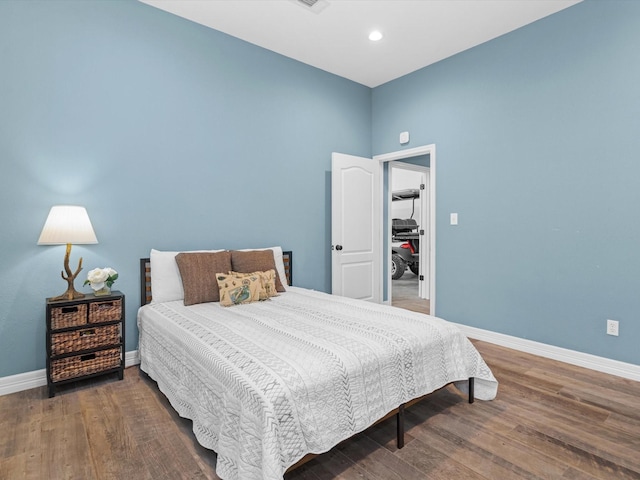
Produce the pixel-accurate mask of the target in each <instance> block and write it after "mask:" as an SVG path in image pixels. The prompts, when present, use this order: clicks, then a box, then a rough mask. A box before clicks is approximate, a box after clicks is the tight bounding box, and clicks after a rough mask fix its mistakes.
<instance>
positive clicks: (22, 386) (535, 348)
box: [0, 323, 640, 395]
mask: <svg viewBox="0 0 640 480" xmlns="http://www.w3.org/2000/svg"><path fill="white" fill-rule="evenodd" d="M456 325H457V326H458V327H459V328H460V330H462V331H463V332H464V334H465V335H466V336H467V337H469V338H474V339H476V340H482V341H484V342H489V343H494V344H496V345H501V346H503V347H507V348H511V349H513V350H518V351H520V352H526V353H531V354H533V355H538V356H541V357H545V358H551V359H553V360H558V361H560V362H565V363H569V364H571V365H577V366H579V367H584V368H588V369H590V370H595V371H598V372H604V373H608V374H611V375H616V376H618V377H623V378H628V379H630V380H635V381H639V382H640V365H634V364H632V363H625V362H620V361H618V360H611V359H609V358H604V357H598V356H596V355H591V354H588V353H582V352H577V351H575V350H569V349H566V348H561V347H554V346H553V345H547V344H545V343H540V342H534V341H533V340H525V339H523V338H518V337H512V336H510V335H504V334H502V333H496V332H491V331H489V330H482V329H480V328H475V327H469V326H467V325H462V324H459V323H457V324H456ZM124 363H125V367H130V366H132V365H137V364H139V363H140V357H139V355H138V351H137V350H132V351H130V352H126V353H125V357H124ZM46 384H47V372H46V370H45V369H42V370H35V371H33V372H26V373H19V374H17V375H10V376H8V377H2V378H0V395H7V394H9V393H14V392H20V391H22V390H28V389H30V388H36V387H41V386H43V385H46Z"/></svg>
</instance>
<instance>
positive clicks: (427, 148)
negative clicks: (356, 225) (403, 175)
mask: <svg viewBox="0 0 640 480" xmlns="http://www.w3.org/2000/svg"><path fill="white" fill-rule="evenodd" d="M420 155H429V186H430V188H429V236H430V238H429V246H430V248H431V249H430V251H429V307H430V310H429V313H430V314H431V315H435V314H436V145H435V144H434V143H432V144H431V145H421V146H419V147H415V148H408V149H406V150H398V151H397V152H391V153H384V154H382V155H375V156H374V157H373V159H374V160H377V161H378V162H380V172H381V173H382V170H383V164H384V163H385V162H391V161H393V160H402V159H406V158H411V157H418V156H420ZM383 182H384V175H382V174H381V175H380V191H383V190H384V188H383ZM382 201H384V199H382ZM382 230H383V229H382V228H381V229H380V242H381V243H380V244H381V245H384V239H383V235H384V233H385V232H383V231H382ZM390 271H391V270H389V272H390ZM389 282H391V274H390V273H389V275H388V280H387V296H388V295H389V289H390V288H391V285H390V284H389ZM380 288H382V285H381V286H380Z"/></svg>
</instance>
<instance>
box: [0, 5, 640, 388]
mask: <svg viewBox="0 0 640 480" xmlns="http://www.w3.org/2000/svg"><path fill="white" fill-rule="evenodd" d="M639 19H640V4H638V3H636V2H633V1H629V2H623V1H612V2H596V1H592V0H586V1H585V2H583V3H581V4H578V5H576V6H574V7H571V8H569V9H567V10H564V11H562V12H560V13H558V14H556V15H553V16H551V17H548V18H546V19H543V20H541V21H538V22H536V23H534V24H532V25H529V26H527V27H525V28H522V29H519V30H517V31H515V32H512V33H510V34H508V35H505V36H503V37H500V38H498V39H496V40H494V41H491V42H488V43H486V44H483V45H481V46H479V47H476V48H474V49H472V50H469V51H466V52H463V53H461V54H459V55H456V56H455V57H452V58H450V59H447V60H444V61H442V62H439V63H438V64H435V65H433V66H430V67H427V68H425V69H422V70H420V71H418V72H415V73H413V74H411V75H407V76H405V77H403V78H400V79H398V80H396V81H393V82H390V83H388V84H385V85H383V86H380V87H378V88H375V89H373V90H371V89H369V88H366V87H363V86H361V85H358V84H355V83H353V82H350V81H348V80H344V79H341V78H339V77H336V76H333V75H330V74H328V73H326V72H323V71H320V70H317V69H314V68H312V67H309V66H306V65H303V64H300V63H298V62H295V61H293V60H290V59H287V58H284V57H282V56H279V55H277V54H274V53H272V52H269V51H266V50H263V49H260V48H258V47H255V46H252V45H250V44H247V43H245V42H242V41H240V40H237V39H234V38H231V37H229V36H227V35H224V34H222V33H219V32H216V31H213V30H210V29H207V28H204V27H201V26H199V25H196V24H194V23H191V22H189V21H186V20H183V19H180V18H178V17H175V16H172V15H170V14H167V13H165V12H161V11H159V10H156V9H154V8H152V7H149V6H147V5H144V4H141V3H138V2H135V1H129V0H126V1H118V2H108V1H69V2H66V1H56V2H46V1H44V2H38V1H30V2H23V1H13V0H10V1H2V2H0V65H2V74H1V75H0V171H1V174H0V220H1V221H2V229H1V230H0V245H2V248H0V377H3V376H7V375H11V374H15V373H22V372H29V371H32V370H37V369H41V368H44V366H45V342H44V336H45V319H44V298H45V297H48V296H53V295H57V294H59V293H62V291H64V289H65V283H64V281H63V280H62V279H60V277H59V272H60V270H61V267H62V257H63V255H64V247H63V246H59V247H44V246H37V245H36V241H37V239H38V236H39V234H40V230H41V228H42V225H43V223H44V220H45V218H46V215H47V213H48V210H49V208H50V207H51V206H52V205H55V204H65V203H68V204H80V205H84V206H86V207H87V209H88V212H89V215H90V216H91V219H92V221H93V224H94V228H95V230H96V234H97V236H98V239H99V241H100V243H99V244H98V245H90V246H75V247H74V248H73V252H72V264H74V265H75V262H76V261H77V258H78V257H79V256H80V255H82V256H83V257H84V265H85V270H84V272H83V273H81V277H82V278H84V275H85V274H86V272H87V271H88V270H90V269H91V268H94V267H103V266H111V267H113V268H115V269H116V270H118V271H119V272H120V274H121V278H120V279H119V280H118V282H117V283H116V286H117V287H118V288H119V289H120V290H122V291H124V292H125V293H126V294H127V304H128V307H127V316H128V326H127V334H128V339H127V350H133V349H135V348H136V347H137V335H136V333H137V331H136V327H135V315H136V310H137V305H138V302H139V298H138V270H137V262H138V258H139V257H142V256H146V255H147V254H148V252H149V249H150V248H152V247H153V248H158V249H188V248H216V247H220V248H235V247H238V248H244V247H257V246H267V245H273V244H281V245H283V246H285V247H287V248H291V249H293V250H294V251H295V271H294V274H295V279H296V283H297V284H298V285H301V286H305V287H309V288H316V289H320V290H325V291H328V290H329V289H330V258H329V249H328V248H327V247H328V246H329V245H330V232H329V230H330V226H329V225H330V223H329V222H330V218H329V217H330V205H329V202H330V183H329V178H330V177H329V173H328V172H329V170H330V158H331V155H330V154H331V152H332V151H338V152H344V153H349V154H354V155H361V156H370V155H371V154H382V153H387V152H391V151H396V150H398V149H399V146H398V144H397V138H398V133H399V132H401V131H405V130H408V131H410V132H411V143H410V144H409V145H407V147H408V148H411V147H415V146H418V145H424V144H430V143H435V144H436V145H437V155H438V156H437V182H438V185H437V212H438V219H437V224H438V231H437V248H438V252H437V305H438V312H437V313H438V315H440V316H443V317H445V318H447V319H450V320H452V321H455V322H460V323H464V324H467V325H472V326H476V327H479V328H485V329H488V330H492V331H497V332H503V333H506V334H510V335H515V336H518V337H522V338H528V339H532V340H536V341H540V342H544V343H548V344H552V345H558V346H562V347H566V348H570V349H575V350H578V351H583V352H588V353H592V354H595V355H601V356H604V357H608V358H612V359H618V360H622V361H627V362H631V363H636V364H640V354H639V353H638V350H637V348H636V344H637V339H638V338H640V318H639V317H640V315H639V313H640V294H639V292H640V279H639V278H638V272H640V255H639V254H638V246H639V245H640V222H638V220H637V219H638V215H637V205H639V204H640V188H638V181H637V179H638V178H640V162H638V161H637V158H636V157H637V153H636V152H637V151H640V136H639V135H638V134H637V131H638V112H640V89H638V87H637V85H640V50H639V49H638V48H637V45H640V29H638V28H637V25H638V21H639ZM450 212H458V213H459V215H460V225H459V226H457V227H451V226H449V225H448V222H447V219H448V214H449V213H450ZM81 283H82V282H81V281H77V282H76V287H80V284H81ZM85 290H86V288H85ZM606 318H614V319H617V320H620V322H621V323H620V337H618V338H615V337H610V336H606V335H605V334H604V329H605V319H606Z"/></svg>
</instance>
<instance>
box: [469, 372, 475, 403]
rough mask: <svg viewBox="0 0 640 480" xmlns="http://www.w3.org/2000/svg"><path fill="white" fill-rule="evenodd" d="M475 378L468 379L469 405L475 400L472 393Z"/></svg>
mask: <svg viewBox="0 0 640 480" xmlns="http://www.w3.org/2000/svg"><path fill="white" fill-rule="evenodd" d="M474 380H475V378H473V377H469V403H473V401H474V400H475V397H474V395H475V394H474V392H473V387H474V385H473V383H474Z"/></svg>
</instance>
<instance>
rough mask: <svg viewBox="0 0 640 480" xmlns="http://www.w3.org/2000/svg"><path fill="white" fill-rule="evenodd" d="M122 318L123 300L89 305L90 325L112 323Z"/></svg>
mask: <svg viewBox="0 0 640 480" xmlns="http://www.w3.org/2000/svg"><path fill="white" fill-rule="evenodd" d="M121 317H122V300H108V301H105V302H92V303H91V304H90V305H89V323H102V322H110V321H112V320H120V318H121Z"/></svg>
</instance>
